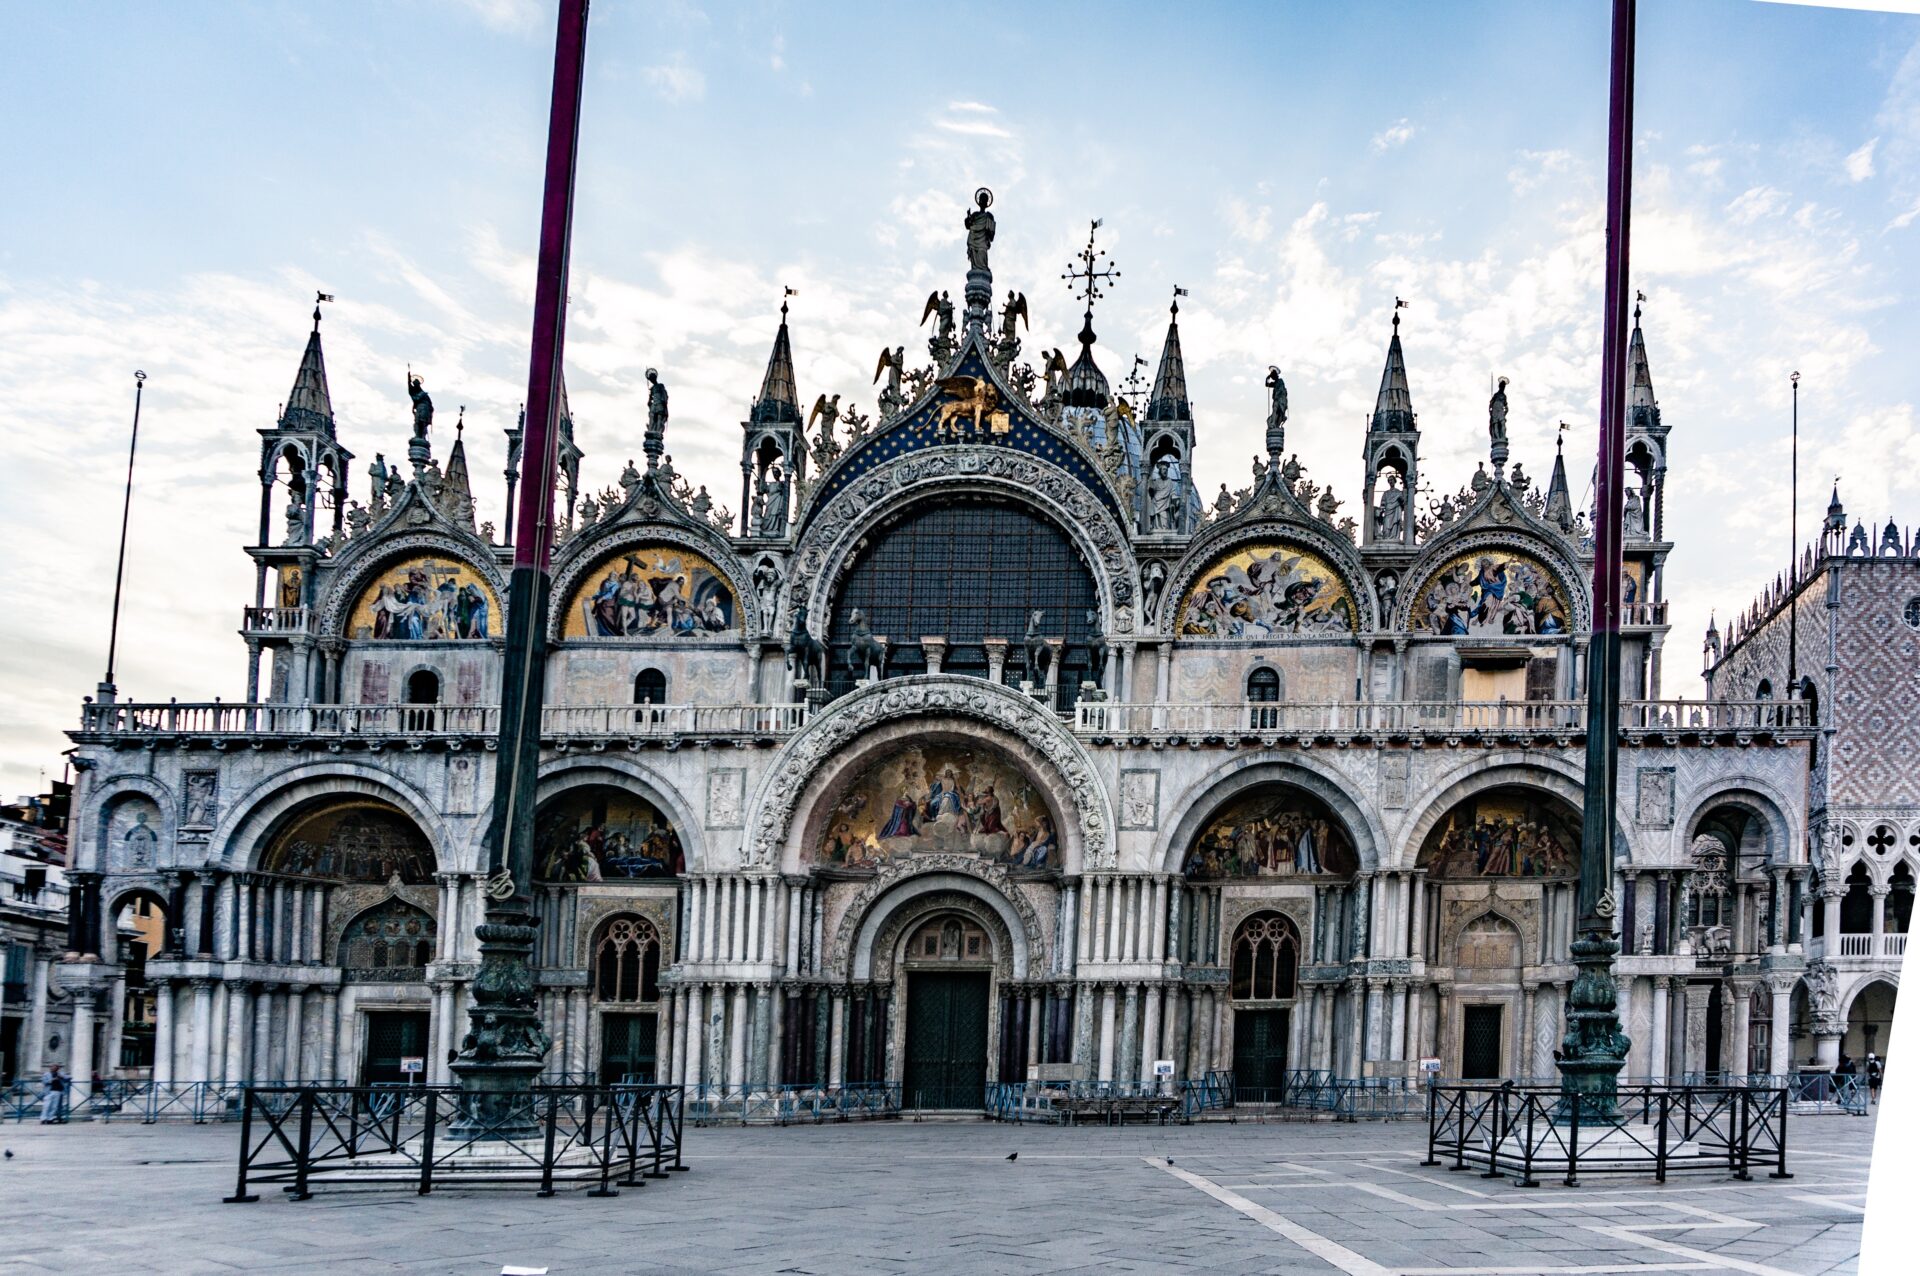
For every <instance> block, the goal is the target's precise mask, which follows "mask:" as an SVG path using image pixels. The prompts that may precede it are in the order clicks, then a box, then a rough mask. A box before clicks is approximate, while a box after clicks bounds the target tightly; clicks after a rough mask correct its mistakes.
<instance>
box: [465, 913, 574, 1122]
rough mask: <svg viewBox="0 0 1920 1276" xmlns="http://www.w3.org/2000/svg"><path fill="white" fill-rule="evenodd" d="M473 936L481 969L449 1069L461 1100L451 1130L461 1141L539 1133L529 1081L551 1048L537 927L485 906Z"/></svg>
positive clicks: (526, 916) (525, 917) (526, 917)
mask: <svg viewBox="0 0 1920 1276" xmlns="http://www.w3.org/2000/svg"><path fill="white" fill-rule="evenodd" d="M477 931H478V934H479V937H480V970H479V973H478V974H477V975H476V976H475V977H474V980H473V986H472V991H471V994H470V995H471V997H472V1004H471V1005H470V1006H469V1007H468V1008H467V1015H468V1019H469V1022H470V1024H471V1025H472V1026H471V1027H470V1028H469V1029H468V1031H467V1035H466V1038H465V1040H463V1041H462V1042H461V1043H460V1057H459V1059H457V1060H455V1062H454V1064H453V1074H454V1076H455V1077H456V1078H457V1079H458V1080H459V1082H460V1088H461V1091H462V1094H461V1100H460V1115H459V1117H458V1118H457V1119H456V1120H455V1121H454V1123H453V1126H452V1129H453V1133H454V1134H456V1135H458V1136H460V1137H463V1138H473V1139H507V1138H524V1137H528V1136H531V1135H532V1134H533V1133H534V1131H535V1130H536V1128H537V1126H538V1122H537V1120H536V1117H535V1113H534V1107H533V1079H534V1078H535V1077H536V1076H538V1075H539V1073H540V1069H541V1067H542V1066H543V1064H544V1061H545V1059H546V1056H547V1051H548V1050H550V1049H551V1048H552V1047H553V1038H552V1037H551V1036H549V1035H548V1033H547V1031H546V1029H545V1028H543V1027H542V1026H541V1024H540V1014H539V1011H538V1009H537V1006H538V1000H537V998H536V997H535V994H534V987H533V967H532V960H533V942H534V937H535V936H536V935H537V934H538V933H539V921H538V919H537V918H536V917H534V915H533V914H532V913H531V912H530V911H528V910H527V908H526V905H525V904H524V903H522V902H521V901H519V900H509V901H507V902H505V903H503V904H498V905H495V906H492V907H489V908H488V909H487V918H486V920H485V921H484V922H482V923H481V924H480V925H479V927H477Z"/></svg>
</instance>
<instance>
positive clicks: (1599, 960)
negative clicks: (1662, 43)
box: [1560, 0, 1634, 1120]
mask: <svg viewBox="0 0 1920 1276" xmlns="http://www.w3.org/2000/svg"><path fill="white" fill-rule="evenodd" d="M1633 26H1634V0H1614V3H1613V26H1612V72H1611V75H1610V77H1609V92H1608V96H1609V110H1608V124H1607V279H1606V299H1605V303H1604V304H1605V307H1606V310H1605V314H1604V316H1603V319H1602V323H1603V327H1602V329H1601V331H1602V339H1601V361H1602V364H1603V370H1602V373H1601V378H1602V379H1601V382H1600V458H1599V459H1600V464H1599V469H1598V483H1597V488H1596V492H1595V503H1596V508H1595V510H1594V516H1595V517H1594V536H1593V634H1592V639H1591V642H1590V644H1589V646H1588V649H1587V766H1586V786H1585V787H1586V810H1585V813H1584V815H1585V819H1584V822H1583V824H1582V828H1581V842H1580V893H1579V932H1580V933H1579V935H1578V937H1577V938H1575V939H1574V941H1573V945H1572V948H1573V953H1572V955H1573V962H1574V965H1575V966H1577V967H1578V968H1579V971H1580V973H1579V976H1578V977H1577V978H1576V979H1575V980H1574V982H1573V988H1572V990H1571V991H1570V992H1569V994H1568V996H1567V1012H1566V1035H1565V1036H1564V1037H1563V1038H1562V1040H1561V1056H1562V1057H1561V1063H1560V1090H1561V1096H1562V1097H1561V1115H1563V1116H1569V1115H1570V1116H1574V1117H1576V1118H1579V1119H1601V1120H1605V1119H1610V1118H1611V1117H1612V1116H1613V1114H1614V1111H1615V1104H1616V1101H1617V1098H1618V1094H1619V1079H1620V1068H1621V1065H1622V1064H1623V1063H1624V1062H1625V1061H1626V1057H1627V1048H1628V1046H1629V1045H1630V1044H1631V1043H1630V1042H1629V1040H1628V1038H1627V1035H1626V1034H1625V1033H1623V1032H1621V1031H1620V1014H1619V999H1618V990H1617V988H1616V986H1615V984H1614V977H1613V959H1614V957H1615V955H1616V954H1618V953H1619V951H1620V945H1619V943H1618V942H1617V941H1616V940H1615V939H1614V934H1613V926H1614V917H1615V914H1616V913H1617V912H1618V909H1617V907H1616V901H1615V899H1614V895H1613V888H1612V880H1613V845H1614V837H1615V830H1616V825H1617V823H1618V820H1617V817H1616V810H1615V803H1616V798H1617V795H1618V791H1619V774H1618V763H1619V754H1620V740H1619V736H1620V571H1621V554H1620V541H1621V536H1622V528H1621V506H1622V494H1623V491H1624V488H1625V486H1626V464H1627V447H1626V443H1627V437H1626V420H1625V416H1626V413H1625V411H1624V409H1625V406H1626V388H1627V260H1628V259H1627V237H1628V236H1627V232H1628V222H1629V215H1630V212H1631V209H1632V204H1633Z"/></svg>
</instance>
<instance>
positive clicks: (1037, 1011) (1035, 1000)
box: [1027, 990, 1047, 1076]
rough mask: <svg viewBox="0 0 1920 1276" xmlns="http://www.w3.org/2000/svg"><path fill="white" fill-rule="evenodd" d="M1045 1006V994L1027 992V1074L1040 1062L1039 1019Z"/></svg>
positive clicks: (1029, 1074)
mask: <svg viewBox="0 0 1920 1276" xmlns="http://www.w3.org/2000/svg"><path fill="white" fill-rule="evenodd" d="M1046 1008H1047V998H1046V995H1045V994H1044V993H1042V992H1039V991H1037V990H1036V991H1030V992H1028V993H1027V1075H1028V1076H1032V1075H1033V1070H1034V1069H1035V1068H1036V1067H1038V1066H1039V1064H1040V1034H1041V1032H1042V1031H1043V1028H1042V1024H1041V1020H1042V1019H1043V1018H1044V1017H1045V1014H1046Z"/></svg>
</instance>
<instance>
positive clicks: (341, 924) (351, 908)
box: [321, 882, 444, 966]
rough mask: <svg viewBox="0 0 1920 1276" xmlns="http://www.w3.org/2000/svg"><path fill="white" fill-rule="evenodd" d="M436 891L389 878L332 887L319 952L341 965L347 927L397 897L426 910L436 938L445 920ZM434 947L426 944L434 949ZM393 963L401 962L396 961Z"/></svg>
mask: <svg viewBox="0 0 1920 1276" xmlns="http://www.w3.org/2000/svg"><path fill="white" fill-rule="evenodd" d="M437 896H438V892H437V890H436V888H435V887H433V886H430V885H428V886H422V885H413V886H408V885H404V884H402V885H399V886H396V885H394V884H393V883H391V882H361V883H356V884H352V885H345V886H336V887H334V895H333V900H332V903H331V904H330V905H329V907H328V909H327V929H326V933H325V934H324V935H322V936H321V945H322V947H321V952H322V953H324V954H325V959H326V960H327V961H329V962H332V963H333V964H334V965H336V966H338V965H342V964H344V963H342V962H341V960H340V958H341V955H342V954H341V952H340V944H341V942H342V940H343V939H344V937H345V936H346V933H347V930H348V928H349V927H351V926H352V925H353V924H354V923H355V922H357V921H359V920H360V919H361V918H362V917H365V916H366V915H367V914H368V913H370V912H372V911H373V910H374V909H376V908H380V907H382V906H383V905H385V904H386V903H388V902H389V901H391V900H396V899H397V900H399V901H400V902H401V903H403V904H405V905H406V906H407V907H409V908H411V909H414V910H415V911H417V912H420V913H423V914H425V916H426V918H427V920H428V921H430V922H432V923H433V936H432V937H433V938H437V936H438V933H439V929H440V925H441V923H442V921H443V920H444V919H443V918H442V917H441V916H440V901H439V899H438V897H437ZM435 951H437V949H436V948H429V949H428V952H429V953H433V952H435ZM392 964H394V965H401V964H403V963H399V962H395V963H392Z"/></svg>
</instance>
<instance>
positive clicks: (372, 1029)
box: [360, 1010, 427, 1085]
mask: <svg viewBox="0 0 1920 1276" xmlns="http://www.w3.org/2000/svg"><path fill="white" fill-rule="evenodd" d="M426 1058H427V1012H426V1011H424V1010H373V1011H369V1012H368V1013H367V1055H366V1059H365V1061H364V1062H363V1063H362V1064H361V1066H360V1084H361V1085H380V1084H382V1083H384V1082H393V1081H407V1082H414V1081H419V1082H424V1081H425V1080H426V1079H427V1074H426V1071H425V1069H426ZM408 1059H418V1060H420V1061H421V1071H419V1072H417V1073H415V1072H403V1071H402V1070H401V1065H402V1064H403V1063H404V1061H406V1060H408Z"/></svg>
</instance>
